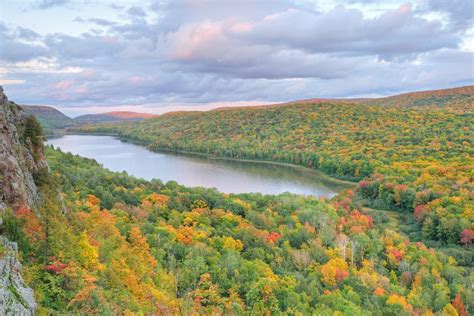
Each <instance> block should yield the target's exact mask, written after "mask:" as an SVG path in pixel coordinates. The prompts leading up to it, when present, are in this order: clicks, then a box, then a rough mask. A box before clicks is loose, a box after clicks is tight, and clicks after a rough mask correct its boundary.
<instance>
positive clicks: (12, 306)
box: [0, 86, 48, 315]
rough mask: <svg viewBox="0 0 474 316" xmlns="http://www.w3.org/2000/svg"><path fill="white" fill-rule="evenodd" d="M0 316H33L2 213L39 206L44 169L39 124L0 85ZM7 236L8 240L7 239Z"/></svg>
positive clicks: (30, 297) (30, 298)
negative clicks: (40, 177) (11, 99)
mask: <svg viewBox="0 0 474 316" xmlns="http://www.w3.org/2000/svg"><path fill="white" fill-rule="evenodd" d="M0 130H1V133H0V315H33V314H34V313H35V310H36V308H37V304H36V302H35V298H34V296H33V290H32V289H31V288H28V287H27V286H26V285H25V283H24V281H23V278H22V275H21V274H20V272H22V266H21V264H20V262H19V260H18V249H17V245H16V243H14V242H12V241H17V240H16V239H15V238H13V236H11V234H9V233H8V231H9V228H10V225H9V221H8V220H7V218H6V216H5V215H6V214H8V213H9V212H11V210H12V209H19V208H22V207H28V206H29V207H32V208H36V207H38V206H39V204H40V192H39V183H38V175H39V174H41V172H44V171H45V170H46V169H47V167H48V166H47V164H46V160H45V158H44V152H43V141H42V132H41V127H40V125H39V123H38V122H37V121H36V120H35V119H34V118H31V117H28V115H27V114H25V113H24V112H23V110H22V109H21V108H20V107H19V106H17V105H16V104H15V103H13V102H10V101H9V100H8V99H7V97H6V96H5V94H4V93H3V88H2V87H1V86H0ZM7 237H8V238H7Z"/></svg>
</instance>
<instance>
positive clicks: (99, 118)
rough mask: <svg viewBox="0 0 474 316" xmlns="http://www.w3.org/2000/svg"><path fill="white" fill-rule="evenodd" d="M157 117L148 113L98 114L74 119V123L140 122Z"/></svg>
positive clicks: (117, 112)
mask: <svg viewBox="0 0 474 316" xmlns="http://www.w3.org/2000/svg"><path fill="white" fill-rule="evenodd" d="M156 116H158V115H156V114H148V113H137V112H129V111H115V112H107V113H100V114H85V115H81V116H78V117H76V118H74V121H75V122H76V123H101V122H120V121H141V120H144V119H148V118H153V117H156Z"/></svg>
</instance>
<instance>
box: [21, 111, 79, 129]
mask: <svg viewBox="0 0 474 316" xmlns="http://www.w3.org/2000/svg"><path fill="white" fill-rule="evenodd" d="M21 107H22V108H23V109H24V110H25V112H26V113H28V114H31V115H34V116H35V117H36V118H37V119H38V121H40V123H41V125H43V127H44V129H45V130H46V131H50V130H53V129H61V128H65V127H69V126H72V125H74V121H73V119H72V118H70V117H68V116H66V115H65V114H64V113H62V112H61V111H59V110H57V109H55V108H53V107H50V106H41V105H22V106H21Z"/></svg>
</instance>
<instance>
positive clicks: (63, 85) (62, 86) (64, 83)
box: [54, 80, 72, 90]
mask: <svg viewBox="0 0 474 316" xmlns="http://www.w3.org/2000/svg"><path fill="white" fill-rule="evenodd" d="M71 86H72V82H71V81H69V80H61V81H59V82H58V83H57V84H56V85H55V86H54V87H55V88H56V89H57V90H67V89H69V88H70V87H71Z"/></svg>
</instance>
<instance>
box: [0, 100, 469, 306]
mask: <svg viewBox="0 0 474 316" xmlns="http://www.w3.org/2000/svg"><path fill="white" fill-rule="evenodd" d="M322 107H323V109H325V107H326V105H325V104H323V105H322ZM11 109H13V110H15V111H21V110H20V109H19V108H17V107H16V106H15V105H14V104H9V105H8V107H7V108H5V109H4V108H2V111H0V122H3V121H8V119H6V120H5V119H3V116H2V114H3V113H7V114H8V115H6V117H8V118H12V117H14V115H12V114H11V113H10V111H11ZM305 109H306V108H305ZM234 112H235V113H237V115H238V116H237V118H239V119H240V118H242V117H243V116H242V113H241V112H239V111H234ZM215 113H217V114H219V115H221V113H222V112H214V114H213V115H215ZM244 113H246V112H244ZM277 113H279V112H277ZM288 113H289V114H292V115H293V116H294V115H296V114H295V113H292V112H288ZM288 113H285V114H288ZM251 114H252V115H254V116H255V112H252V113H251ZM175 117H180V116H175ZM171 118H173V116H170V117H168V118H165V119H166V120H169V119H171ZM213 118H217V117H213ZM256 118H257V120H256V122H257V123H258V125H261V124H262V123H261V122H260V121H259V120H261V119H262V117H259V116H256ZM310 118H311V116H310ZM160 119H161V120H162V118H160ZM289 119H290V120H291V119H292V118H291V117H290V118H289ZM156 120H158V119H156ZM152 121H153V120H152ZM196 122H197V121H196ZM238 122H239V121H233V122H231V123H234V124H237V123H238ZM451 122H452V123H453V124H455V123H456V121H455V120H453V119H452V120H451ZM213 123H216V125H215V126H219V127H223V125H224V123H223V122H219V121H215V122H213ZM270 123H273V122H270ZM303 123H304V122H303ZM147 124H148V122H145V123H143V125H147ZM111 125H112V124H111ZM129 125H137V124H129ZM254 125H255V124H254ZM26 126H28V125H26ZM34 126H35V127H37V126H38V125H37V124H35V125H34ZM215 126H214V127H215ZM236 126H237V129H239V128H240V127H241V126H238V125H236ZM2 130H5V127H4V128H3V129H2ZM7 130H8V127H7ZM15 130H16V129H15ZM36 130H38V129H37V128H34V129H33V131H32V130H31V129H30V128H25V129H24V130H23V129H21V132H20V133H19V134H20V135H22V136H23V137H21V138H20V140H21V139H23V144H26V145H28V146H29V144H31V145H33V144H36V145H38V146H40V147H38V148H42V142H41V137H39V136H40V135H38V134H36V133H34V131H36ZM24 131H27V133H26V135H25V133H24ZM207 131H209V130H207ZM214 133H215V134H214V135H213V134H209V135H207V137H210V138H211V139H213V138H215V137H216V134H217V133H220V131H219V130H215V131H214ZM13 134H15V133H13ZM240 134H241V135H243V136H245V137H248V136H246V135H245V134H242V133H240ZM251 135H253V134H251ZM0 136H2V134H0ZM35 136H38V137H35ZM231 141H235V140H231ZM3 144H6V145H5V146H1V147H0V149H2V150H3V149H4V148H7V149H9V150H11V151H12V152H15V150H17V149H18V147H20V146H17V145H18V144H15V146H12V145H10V144H8V143H3ZM23 146H24V145H23ZM216 149H217V147H216ZM33 156H35V155H33ZM46 157H47V159H48V162H49V165H50V168H51V172H48V171H47V170H43V171H44V172H43V173H41V174H37V175H36V177H35V179H36V180H37V182H38V183H40V184H41V185H38V188H39V189H40V194H39V196H40V197H41V203H40V204H39V206H35V207H32V208H33V210H30V209H29V208H28V207H26V206H24V207H20V208H14V209H13V210H12V209H7V210H4V211H2V212H0V218H1V221H0V222H1V223H4V225H1V229H0V232H2V233H5V235H6V236H8V237H9V238H10V239H13V240H15V242H17V245H18V250H19V252H20V255H19V256H18V257H20V258H22V260H23V261H24V262H23V263H24V268H23V272H24V273H25V275H26V276H28V278H27V280H28V283H29V284H31V286H32V287H33V288H34V290H35V294H36V297H37V299H38V304H39V307H38V314H40V315H43V314H44V315H56V314H59V315H65V314H66V315H83V314H87V315H114V314H138V315H144V314H146V315H148V314H149V315H155V314H156V315H178V314H179V315H250V314H252V315H263V314H276V315H280V314H281V315H286V314H303V315H333V314H341V315H412V314H420V315H432V314H434V313H436V314H440V315H445V314H446V315H456V314H459V315H467V314H468V313H472V312H473V306H472V304H469V303H470V302H472V301H473V297H474V293H473V291H472V278H473V275H472V273H470V272H469V270H468V269H464V268H462V267H459V266H457V265H456V262H455V261H454V260H453V259H452V258H449V257H447V256H446V255H444V254H443V253H441V252H439V251H435V250H433V249H429V248H427V247H426V246H425V245H424V244H422V243H414V242H410V241H409V240H407V239H406V238H405V237H404V236H403V235H400V234H397V233H395V232H393V231H392V230H390V229H386V227H387V225H385V224H384V223H385V219H384V217H383V216H381V214H374V217H371V216H369V215H367V214H365V213H364V212H365V209H364V208H362V207H360V205H359V203H358V201H357V200H355V199H354V197H355V195H354V193H353V192H350V191H349V192H346V193H345V194H343V195H342V196H339V197H338V198H337V199H335V200H332V201H323V200H319V199H316V198H314V197H304V196H298V195H291V194H282V195H278V196H274V195H269V196H268V195H267V196H265V195H261V194H240V195H234V194H222V193H219V192H217V191H216V190H214V189H205V188H186V187H183V186H180V185H178V184H176V183H175V182H169V183H167V184H163V183H162V182H161V181H159V180H153V181H151V182H148V181H144V180H141V179H136V178H133V177H130V176H128V175H127V174H126V173H114V172H110V171H109V170H107V169H104V168H103V167H101V165H99V164H98V163H97V162H95V161H93V160H90V159H85V158H81V157H79V156H74V155H72V154H66V153H63V152H61V151H59V150H54V149H52V148H49V147H48V148H47V149H46ZM4 161H5V160H4V159H2V160H0V162H4ZM4 169H6V170H7V171H10V168H4ZM0 170H3V169H0ZM444 172H445V173H446V172H448V173H449V171H446V170H444ZM2 178H3V177H1V178H0V179H2ZM6 180H7V181H8V180H9V177H7V179H6ZM457 185H460V186H462V183H457ZM364 188H365V187H364ZM2 190H3V186H1V187H0V191H2ZM58 191H61V192H62V194H61V195H60V196H61V197H62V198H63V200H62V201H61V200H60V198H59V196H58V194H57V193H58ZM402 191H403V190H401V191H400V192H399V193H400V198H401V200H405V195H404V194H403V192H402ZM0 193H2V192H0ZM463 194H464V193H462V192H461V193H460V197H461V199H462V198H463ZM61 202H62V203H61ZM453 202H454V203H459V202H460V201H459V199H456V200H453ZM64 206H66V208H64ZM443 206H444V205H443ZM66 209H67V211H65V210H66ZM449 223H451V221H449ZM2 239H3V238H0V242H3V240H2ZM11 248H14V247H5V246H4V245H2V244H0V267H2V269H3V270H2V274H1V276H0V281H1V282H0V299H3V300H2V302H6V303H7V304H0V312H3V313H4V314H15V315H16V314H29V313H28V311H30V312H31V314H32V313H33V312H34V307H35V303H34V301H31V300H30V301H28V300H27V299H28V298H31V297H32V296H31V291H27V292H26V293H27V294H30V295H29V296H25V295H24V294H25V291H23V290H24V288H23V287H22V286H21V288H20V287H15V286H17V285H18V282H16V281H17V279H13V276H12V273H13V274H15V275H17V274H18V271H19V266H18V265H17V264H14V265H10V267H11V269H8V268H7V269H4V267H5V265H4V264H3V262H2V261H5V262H9V263H11V262H12V261H13V260H10V259H8V261H7V260H5V259H4V258H9V256H10V258H12V259H14V260H16V258H17V257H16V256H11V255H10V252H11ZM15 248H16V247H15ZM5 254H6V257H5ZM5 272H6V273H5ZM5 285H6V291H5V288H2V287H4V286H5ZM5 293H7V296H5ZM2 295H3V297H1V296H2ZM12 300H13V301H15V302H14V306H16V307H18V309H14V310H12V309H11V308H9V309H7V310H6V311H4V307H5V306H7V307H8V306H10V305H9V304H10V303H11V302H12ZM29 302H30V303H31V304H28V303H29ZM464 302H466V304H464ZM27 305H30V306H29V310H26V311H25V310H24V309H25V308H23V309H22V306H23V307H26V306H27Z"/></svg>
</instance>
